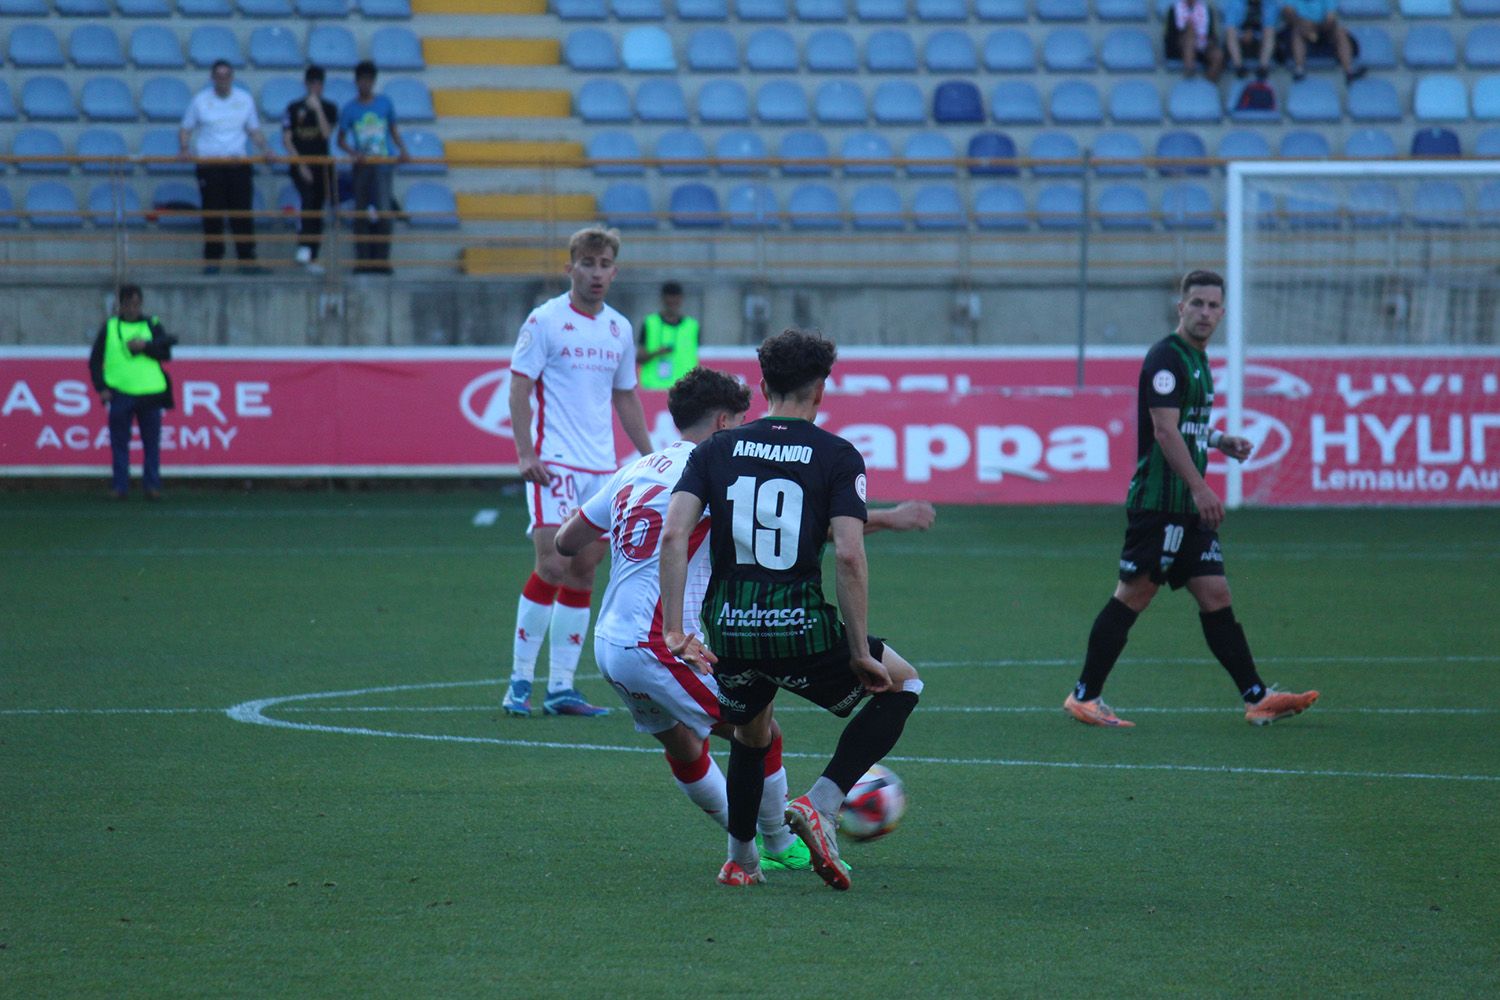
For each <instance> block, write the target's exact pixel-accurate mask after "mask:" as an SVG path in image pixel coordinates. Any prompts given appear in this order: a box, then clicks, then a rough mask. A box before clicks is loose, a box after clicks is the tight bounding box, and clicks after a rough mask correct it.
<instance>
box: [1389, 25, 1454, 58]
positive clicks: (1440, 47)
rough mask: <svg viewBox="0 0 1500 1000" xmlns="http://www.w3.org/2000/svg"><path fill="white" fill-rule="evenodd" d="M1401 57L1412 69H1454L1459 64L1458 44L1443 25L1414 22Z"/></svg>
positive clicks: (1408, 31) (1407, 31) (1402, 45)
mask: <svg viewBox="0 0 1500 1000" xmlns="http://www.w3.org/2000/svg"><path fill="white" fill-rule="evenodd" d="M1401 59H1402V61H1403V62H1405V63H1406V65H1407V66H1410V67H1411V68H1412V69H1452V68H1453V67H1454V66H1456V65H1457V64H1458V45H1457V44H1456V43H1455V42H1454V41H1453V36H1452V35H1450V34H1449V33H1448V29H1447V28H1445V27H1443V26H1441V25H1437V24H1414V25H1412V26H1411V27H1410V28H1408V29H1407V30H1406V40H1405V41H1404V42H1402V44H1401Z"/></svg>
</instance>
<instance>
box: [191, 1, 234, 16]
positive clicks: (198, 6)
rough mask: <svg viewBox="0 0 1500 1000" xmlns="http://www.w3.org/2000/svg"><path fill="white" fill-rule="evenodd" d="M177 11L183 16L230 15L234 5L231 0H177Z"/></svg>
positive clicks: (232, 12)
mask: <svg viewBox="0 0 1500 1000" xmlns="http://www.w3.org/2000/svg"><path fill="white" fill-rule="evenodd" d="M177 13H179V14H181V15H182V16H183V17H230V16H232V15H233V14H234V7H233V5H232V4H230V2H229V0H177Z"/></svg>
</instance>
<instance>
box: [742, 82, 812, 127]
mask: <svg viewBox="0 0 1500 1000" xmlns="http://www.w3.org/2000/svg"><path fill="white" fill-rule="evenodd" d="M755 117H756V119H757V120H759V121H762V122H766V123H767V124H771V125H801V124H803V123H804V122H806V121H807V119H808V104H807V94H806V93H805V92H804V91H803V90H802V88H801V87H799V86H798V85H797V84H795V83H793V82H792V81H791V80H772V81H770V82H768V83H763V84H761V85H760V89H759V90H757V91H756V92H755Z"/></svg>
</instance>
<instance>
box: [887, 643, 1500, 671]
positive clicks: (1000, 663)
mask: <svg viewBox="0 0 1500 1000" xmlns="http://www.w3.org/2000/svg"><path fill="white" fill-rule="evenodd" d="M892 645H898V644H897V643H892ZM1206 662H1209V660H1208V658H1207V657H1205V656H1200V657H1192V656H1169V657H1155V656H1153V657H1145V658H1139V659H1123V660H1121V661H1120V664H1119V665H1120V666H1129V665H1131V664H1149V663H1160V664H1168V665H1176V664H1188V663H1206ZM1255 662H1256V663H1260V664H1266V663H1277V664H1292V665H1294V664H1299V663H1364V664H1397V663H1500V656H1483V655H1481V656H1257V657H1256V658H1255ZM1082 663H1083V659H1082V657H1079V656H1062V657H1053V658H1050V659H1048V658H1030V659H1028V658H1018V659H999V660H918V661H917V663H916V667H917V668H918V669H919V670H927V669H929V668H932V667H940V668H941V667H1062V666H1070V665H1071V666H1081V665H1082Z"/></svg>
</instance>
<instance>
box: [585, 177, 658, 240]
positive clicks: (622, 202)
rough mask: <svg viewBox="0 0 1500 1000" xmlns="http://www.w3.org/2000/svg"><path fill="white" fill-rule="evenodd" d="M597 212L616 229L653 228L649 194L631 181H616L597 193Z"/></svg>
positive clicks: (654, 221) (653, 216) (654, 225)
mask: <svg viewBox="0 0 1500 1000" xmlns="http://www.w3.org/2000/svg"><path fill="white" fill-rule="evenodd" d="M599 214H600V215H602V216H603V217H604V221H605V223H607V224H608V225H611V226H613V227H615V228H616V229H655V228H656V216H655V215H654V214H652V212H651V196H650V195H649V194H647V193H646V189H645V188H643V187H641V186H640V185H639V184H636V183H635V182H633V181H616V182H615V183H613V184H611V185H610V186H609V187H607V188H605V189H604V192H603V193H602V194H600V195H599Z"/></svg>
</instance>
